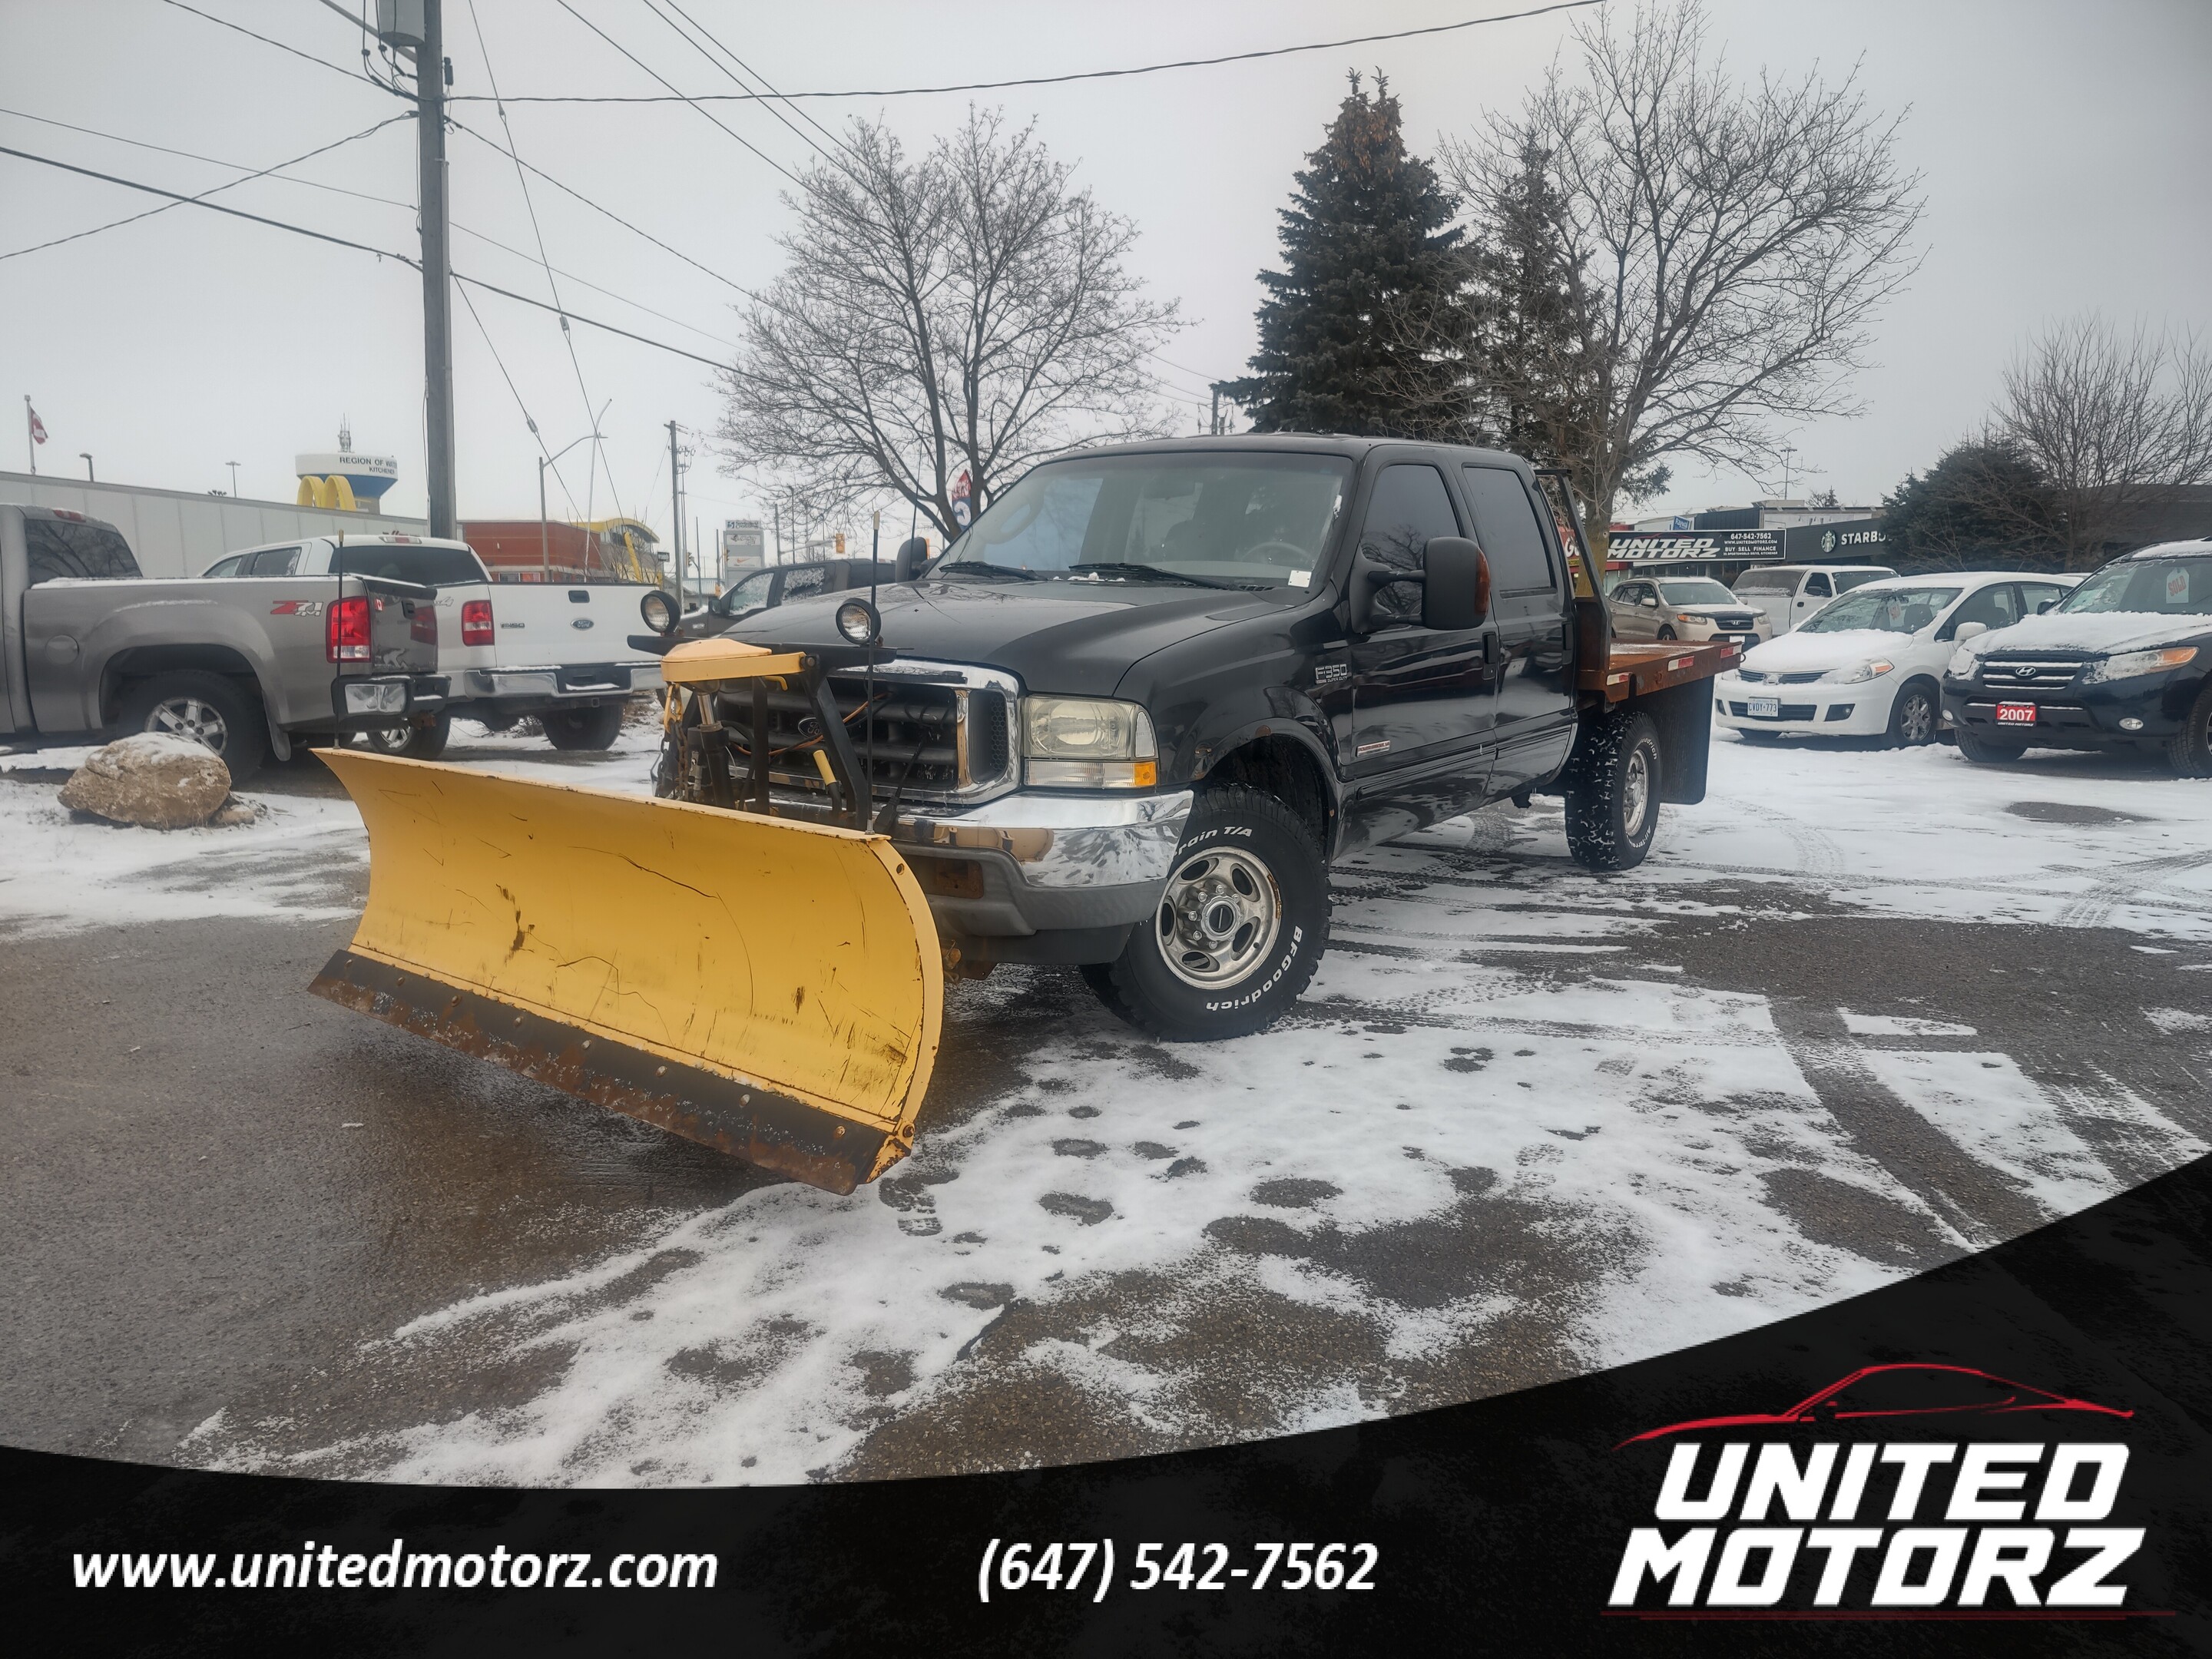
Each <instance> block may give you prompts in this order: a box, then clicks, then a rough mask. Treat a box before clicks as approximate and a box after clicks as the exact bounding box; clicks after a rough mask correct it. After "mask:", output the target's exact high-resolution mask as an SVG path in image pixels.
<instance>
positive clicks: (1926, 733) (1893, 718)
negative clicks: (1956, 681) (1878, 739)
mask: <svg viewBox="0 0 2212 1659" xmlns="http://www.w3.org/2000/svg"><path fill="white" fill-rule="evenodd" d="M1885 741H1886V742H1887V744H1888V745H1889V747H1891V748H1892V749H1917V748H1919V747H1920V746H1921V745H1922V744H1929V743H1933V742H1935V741H1936V688H1935V687H1934V686H1932V685H1930V684H1928V682H1927V681H1925V680H1908V681H1906V682H1905V684H1904V685H1902V686H1900V687H1899V689H1898V693H1897V701H1896V702H1893V703H1892V704H1891V705H1890V709H1889V730H1888V732H1887V733H1886V734H1885Z"/></svg>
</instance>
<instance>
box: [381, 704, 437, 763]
mask: <svg viewBox="0 0 2212 1659" xmlns="http://www.w3.org/2000/svg"><path fill="white" fill-rule="evenodd" d="M452 736H453V716H452V715H451V714H447V712H445V711H444V710H442V709H441V710H440V711H439V714H438V718H437V719H436V720H433V721H431V722H430V724H429V725H428V726H380V727H378V728H377V729H376V730H375V731H374V732H369V733H368V746H369V747H370V748H371V749H374V750H376V752H377V753H378V754H380V755H404V756H405V757H407V758H408V759H409V760H435V759H437V758H438V757H439V756H441V755H442V754H444V753H445V752H446V741H447V738H450V737H452Z"/></svg>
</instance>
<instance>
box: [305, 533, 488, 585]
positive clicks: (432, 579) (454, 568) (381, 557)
mask: <svg viewBox="0 0 2212 1659" xmlns="http://www.w3.org/2000/svg"><path fill="white" fill-rule="evenodd" d="M331 570H332V571H333V572H334V573H336V574H338V575H341V576H382V577H385V578H386V579H387V580H392V581H396V582H416V583H418V584H420V585H421V586H424V587H458V586H460V585H461V584H463V583H464V582H480V581H482V580H484V573H483V567H482V566H481V565H479V564H478V563H477V557H476V555H475V554H473V553H471V552H468V551H466V550H464V549H462V548H458V547H408V546H405V545H404V544H401V545H394V544H391V543H388V542H355V543H351V544H348V545H346V546H344V547H341V548H339V549H338V550H337V552H336V553H335V554H334V555H332V556H331Z"/></svg>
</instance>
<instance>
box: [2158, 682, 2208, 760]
mask: <svg viewBox="0 0 2212 1659" xmlns="http://www.w3.org/2000/svg"><path fill="white" fill-rule="evenodd" d="M2166 764H2167V765H2168V766H2171V767H2172V769H2174V771H2175V772H2176V773H2178V774H2179V775H2181V776H2182V777H2185V778H2212V680H2207V681H2206V682H2205V683H2204V688H2203V690H2200V691H2199V692H2197V701H2196V702H2192V703H2191V704H2190V705H2189V713H2188V714H2185V715H2184V716H2183V717H2182V721H2181V730H2179V732H2175V733H2174V734H2173V735H2172V737H2170V738H2167V739H2166Z"/></svg>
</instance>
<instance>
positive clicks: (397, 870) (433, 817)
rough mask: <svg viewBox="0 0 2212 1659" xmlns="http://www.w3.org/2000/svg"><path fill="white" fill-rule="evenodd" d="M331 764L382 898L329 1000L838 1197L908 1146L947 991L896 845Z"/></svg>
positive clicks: (541, 790)
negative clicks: (360, 828)
mask: <svg viewBox="0 0 2212 1659" xmlns="http://www.w3.org/2000/svg"><path fill="white" fill-rule="evenodd" d="M322 757H323V759H324V760H325V762H327V763H329V765H330V767H331V770H333V771H335V772H336V773H337V775H338V777H339V779H340V781H343V783H344V785H345V787H346V788H347V790H348V791H349V793H351V794H352V796H353V798H354V801H355V803H356V805H358V806H359V807H360V808H361V814H362V821H363V823H365V824H366V825H367V826H368V843H369V877H368V908H367V909H366V910H365V911H364V912H363V913H362V919H361V926H360V927H359V928H358V929H357V930H356V933H355V934H354V938H353V943H352V944H351V945H349V946H348V947H347V948H346V949H344V950H343V951H338V952H337V955H335V956H333V957H331V959H330V961H329V962H328V963H325V965H324V968H323V971H322V972H321V974H319V975H318V976H317V977H316V979H315V981H314V983H313V985H312V986H311V987H309V988H310V989H311V990H313V992H314V993H315V994H316V995H318V996H321V997H326V998H328V999H329V1000H331V1001H332V1002H337V1003H341V1004H343V1005H344V1006H346V1007H349V1008H352V1009H355V1010H357V1011H358V1012H362V1013H365V1014H368V1015H372V1016H373V1017H374V1018H378V1019H380V1020H383V1021H385V1022H386V1024H392V1025H397V1026H398V1027H399V1028H400V1029H401V1030H408V1031H412V1032H415V1033H416V1035H418V1036H427V1037H430V1038H433V1039H435V1040H436V1041H437V1042H442V1043H445V1044H447V1046H448V1047H451V1048H458V1049H459V1050H461V1051H462V1052H463V1053H465V1054H474V1055H476V1056H477V1057H478V1058H480V1059H483V1060H496V1061H497V1062H499V1063H500V1064H501V1065H502V1066H507V1067H508V1068H510V1069H511V1070H513V1071H516V1072H520V1073H522V1074H523V1075H524V1076H525V1077H528V1078H532V1079H536V1080H538V1082H541V1083H546V1084H550V1085H552V1086H553V1087H555V1088H556V1089H561V1090H563V1091H566V1092H568V1093H569V1094H572V1095H575V1096H578V1097H581V1098H583V1099H585V1100H589V1101H592V1102H593V1103H597V1104H599V1105H601V1106H605V1107H608V1108H611V1109H613V1110H615V1111H618V1112H624V1113H627V1114H629V1115H630V1116H632V1117H635V1118H641V1119H643V1120H644V1121H647V1122H648V1123H653V1124H658V1125H659V1127H662V1128H664V1129H667V1130H670V1131H671V1132H673V1133H677V1134H680V1135H684V1136H688V1137H689V1138H690V1139H693V1140H698V1141H703V1142H704V1143H706V1144H707V1145H708V1146H714V1147H717V1148H719V1149H720V1150H721V1151H723V1152H729V1153H732V1154H734V1155H735V1156H736V1157H738V1158H744V1160H746V1161H747V1162H748V1163H751V1164H759V1165H761V1166H762V1167H763V1168H764V1169H769V1170H775V1171H777V1172H779V1173H781V1174H783V1175H787V1176H793V1177H795V1178H796V1179H798V1180H800V1181H803V1182H806V1183H808V1184H809V1185H810V1186H815V1187H820V1188H824V1189H826V1190H828V1191H830V1192H835V1193H849V1192H851V1191H852V1190H853V1189H854V1187H856V1186H858V1185H859V1184H860V1183H861V1182H866V1181H872V1180H873V1179H875V1177H876V1176H878V1175H881V1174H882V1173H883V1172H884V1170H885V1169H887V1168H889V1167H890V1165H891V1164H895V1163H896V1162H897V1161H898V1160H899V1159H900V1158H903V1157H904V1156H905V1155H906V1154H907V1152H908V1150H909V1149H910V1148H911V1147H912V1146H913V1142H914V1119H915V1112H916V1110H917V1109H919V1108H920V1106H921V1097H922V1094H923V1091H925V1090H926V1089H927V1087H928V1085H929V1073H930V1068H931V1066H932V1065H933V1063H934V1061H935V1059H936V1055H937V1042H938V1029H939V1019H940V1017H941V1013H942V1010H943V1005H944V971H943V965H942V961H941V957H940V955H939V946H938V941H937V930H936V926H935V924H934V923H933V921H931V919H930V915H929V907H928V904H927V901H926V900H925V899H924V898H923V897H922V894H921V888H920V886H919V885H918V884H916V883H915V878H914V876H913V873H912V872H910V871H909V870H908V868H907V866H906V862H905V860H903V859H902V858H901V857H900V856H899V854H898V853H897V851H896V849H895V848H893V847H892V846H891V844H890V842H889V841H888V840H887V839H885V838H884V837H883V836H875V835H868V834H864V833H862V832H860V831H858V830H853V829H836V828H831V827H829V826H826V825H821V824H814V823H804V822H798V821H793V820H791V819H785V818H767V817H754V816H751V815H750V814H747V813H743V812H731V811H719V810H717V809H715V808H713V807H708V806H697V805H690V804H687V803H684V802H680V801H668V800H656V799H649V798H647V797H642V796H635V795H617V794H613V793H607V792H605V791H603V790H597V789H580V788H576V787H571V786H567V785H561V784H547V783H535V782H529V781H524V780H522V779H519V778H507V777H500V776H497V775H492V774H488V773H482V772H472V771H467V770H464V769H460V768H458V767H453V766H444V765H439V764H435V763H429V762H424V761H412V760H403V759H398V758H396V757H386V756H380V755H371V754H365V753H360V752H355V751H349V750H324V751H323V752H322Z"/></svg>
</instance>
